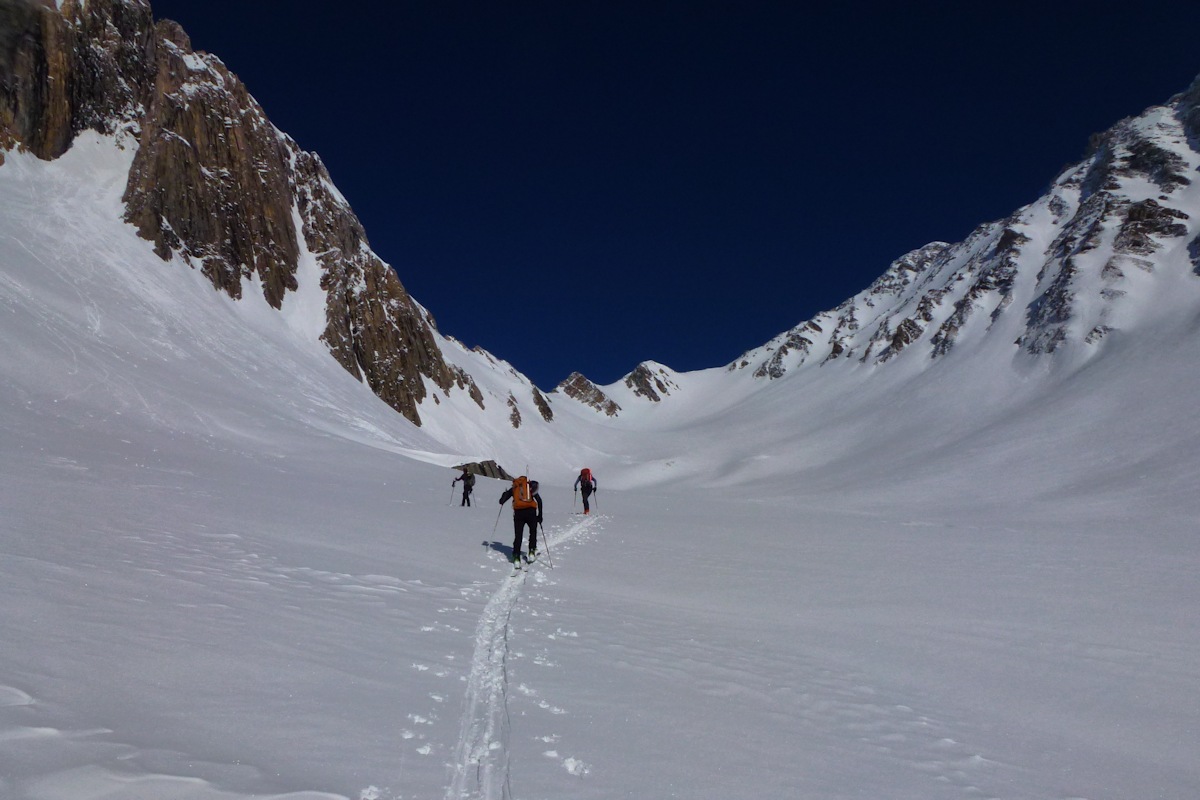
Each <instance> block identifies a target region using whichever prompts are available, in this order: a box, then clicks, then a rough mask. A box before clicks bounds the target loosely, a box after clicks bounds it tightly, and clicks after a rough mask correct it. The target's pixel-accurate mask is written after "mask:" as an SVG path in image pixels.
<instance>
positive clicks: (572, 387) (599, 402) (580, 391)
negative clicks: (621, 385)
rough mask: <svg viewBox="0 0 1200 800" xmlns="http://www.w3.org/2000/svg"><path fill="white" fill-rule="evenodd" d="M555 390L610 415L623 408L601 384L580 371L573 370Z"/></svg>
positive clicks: (612, 415)
mask: <svg viewBox="0 0 1200 800" xmlns="http://www.w3.org/2000/svg"><path fill="white" fill-rule="evenodd" d="M554 391H556V392H560V393H562V394H564V395H566V396H567V397H570V398H571V399H572V400H578V401H579V402H581V403H583V404H584V405H585V406H589V407H591V408H594V409H596V410H597V411H600V412H602V413H604V414H606V415H608V416H610V417H615V416H616V415H617V413H618V412H620V410H621V407H620V406H619V405H617V404H616V402H615V401H613V400H612V399H611V398H610V397H609V396H608V395H606V394H605V393H604V392H603V391H601V389H600V387H599V386H597V385H596V384H594V383H592V382H591V381H590V380H588V379H587V378H586V377H584V376H583V375H581V374H580V373H578V372H572V373H571V374H570V376H568V377H567V379H566V380H564V381H563V382H562V383H560V384H559V385H558V386H557V387H555V389H554Z"/></svg>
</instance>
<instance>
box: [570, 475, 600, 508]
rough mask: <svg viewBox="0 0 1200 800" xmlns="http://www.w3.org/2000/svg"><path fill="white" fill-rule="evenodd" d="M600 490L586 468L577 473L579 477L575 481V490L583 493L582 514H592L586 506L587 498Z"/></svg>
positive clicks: (588, 506)
mask: <svg viewBox="0 0 1200 800" xmlns="http://www.w3.org/2000/svg"><path fill="white" fill-rule="evenodd" d="M599 488H600V484H599V483H598V482H597V481H596V479H595V477H593V476H592V471H591V470H590V469H588V468H587V467H584V468H583V470H582V471H581V472H580V473H579V477H578V478H576V479H575V489H576V490H577V491H579V490H582V491H583V513H585V514H590V513H592V507H591V506H590V505H588V498H589V497H591V496H592V492H594V491H596V490H597V489H599Z"/></svg>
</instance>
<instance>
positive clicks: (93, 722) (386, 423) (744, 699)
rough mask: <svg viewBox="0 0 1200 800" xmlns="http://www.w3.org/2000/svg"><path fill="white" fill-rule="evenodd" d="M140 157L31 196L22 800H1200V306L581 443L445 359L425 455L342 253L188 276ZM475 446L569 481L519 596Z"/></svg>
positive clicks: (16, 587)
mask: <svg viewBox="0 0 1200 800" xmlns="http://www.w3.org/2000/svg"><path fill="white" fill-rule="evenodd" d="M131 158H132V153H130V152H129V151H127V150H121V149H119V148H118V147H117V146H116V145H115V143H114V142H113V141H112V140H109V139H103V138H99V137H95V136H85V137H83V138H82V139H81V140H80V142H79V143H77V145H76V146H75V147H74V149H72V150H71V152H69V153H68V154H67V155H66V156H65V157H63V158H62V159H59V160H58V161H56V162H52V163H45V162H40V161H37V160H36V159H33V158H32V157H30V156H28V155H25V154H20V153H15V152H12V153H8V154H6V162H5V164H4V166H3V167H0V337H2V341H3V343H4V346H3V348H0V384H2V386H0V430H2V437H3V438H2V439H0V520H2V522H0V609H3V610H2V611H0V642H3V645H2V646H0V797H3V798H5V799H6V800H9V799H11V800H101V799H102V798H103V800H147V799H148V798H155V799H156V800H158V799H159V798H165V799H166V800H248V799H249V798H258V799H261V798H288V800H316V798H325V799H328V798H350V799H351V800H398V799H399V798H405V799H407V798H438V797H442V798H447V800H457V799H458V798H488V799H489V800H492V799H494V798H579V799H581V800H587V798H606V799H607V798H688V799H689V800H698V799H703V798H713V800H716V799H717V798H720V799H721V800H727V798H784V797H803V798H881V799H882V798H886V799H888V800H902V799H907V798H912V799H913V800H917V799H920V800H938V799H939V798H979V797H995V798H1047V799H1048V800H1049V799H1051V798H1053V799H1054V800H1058V799H1060V798H1088V800H1102V799H1106V798H1112V799H1113V800H1118V799H1121V800H1125V799H1128V798H1178V799H1180V800H1183V799H1184V798H1194V797H1196V796H1197V790H1198V789H1200V758H1197V754H1198V753H1200V692H1197V687H1200V579H1198V578H1197V576H1198V575H1200V557H1198V552H1200V549H1198V548H1197V538H1196V537H1197V533H1196V522H1197V518H1198V512H1200V501H1198V499H1197V492H1196V490H1195V487H1196V486H1197V481H1198V479H1200V458H1198V457H1197V452H1198V451H1200V448H1198V445H1200V423H1198V422H1197V415H1196V414H1195V411H1194V408H1193V405H1194V398H1195V397H1196V396H1197V394H1198V392H1197V389H1198V388H1200V377H1197V372H1196V369H1195V365H1196V363H1197V355H1198V353H1197V327H1198V326H1200V316H1198V315H1196V313H1195V312H1194V311H1192V310H1191V309H1194V308H1196V307H1197V306H1195V305H1193V304H1189V303H1187V302H1183V301H1182V300H1181V301H1180V302H1178V303H1177V304H1175V305H1173V306H1170V307H1167V308H1166V309H1165V310H1162V311H1161V313H1157V312H1156V313H1154V314H1149V313H1148V314H1147V316H1146V317H1145V319H1144V320H1143V323H1142V324H1141V326H1140V327H1139V328H1138V330H1137V334H1136V335H1128V336H1121V335H1118V334H1116V333H1114V334H1113V335H1112V336H1110V337H1108V338H1107V339H1106V340H1105V342H1104V347H1103V349H1102V351H1101V352H1100V353H1099V354H1098V355H1092V356H1090V357H1087V358H1084V357H1080V358H1077V359H1074V360H1072V359H1057V360H1053V359H1041V360H1038V359H1032V358H1023V357H1016V358H1014V356H1013V355H1012V348H1011V339H1009V340H1008V341H1007V342H1000V339H999V337H976V339H974V340H972V342H970V343H968V344H967V345H965V346H963V347H961V348H956V350H955V351H953V352H952V353H951V354H950V355H949V356H948V357H946V358H944V359H941V360H939V361H937V362H933V363H931V362H928V361H925V360H921V361H918V360H915V359H909V360H908V361H902V360H897V362H895V363H894V364H891V365H889V366H888V367H887V368H886V369H873V368H871V367H868V366H864V365H861V364H851V363H844V364H839V363H830V364H829V365H827V366H826V367H823V368H820V369H809V370H802V371H797V372H796V373H794V374H789V375H788V376H787V377H786V378H784V379H782V380H779V381H773V382H761V381H754V380H752V379H750V378H749V376H748V375H746V374H745V373H744V372H740V373H730V372H727V371H725V370H721V369H714V370H706V371H702V372H698V373H684V374H672V380H673V382H675V383H676V384H677V385H678V390H677V391H675V390H673V392H672V396H671V398H669V399H670V402H669V403H668V402H665V401H664V402H663V403H661V404H654V403H650V402H648V401H645V400H643V399H638V398H634V397H632V396H624V395H622V396H620V397H618V398H617V399H618V402H620V403H621V404H622V405H623V407H626V408H627V412H623V414H622V415H621V417H620V418H618V419H617V420H610V419H605V418H603V417H602V416H601V415H598V414H596V413H594V412H592V411H591V410H590V409H586V408H584V407H583V406H581V405H579V404H577V403H573V402H571V401H569V400H565V399H563V398H558V399H556V400H555V401H554V410H555V421H554V422H553V423H551V424H547V423H544V422H543V421H541V420H540V417H537V415H536V413H534V412H531V411H530V409H531V408H532V407H531V406H530V404H529V399H528V398H529V391H530V389H531V387H530V385H529V383H528V381H527V380H525V379H524V378H523V376H520V375H517V374H516V373H515V372H513V371H511V369H510V368H509V367H508V365H506V364H504V363H503V362H500V361H498V360H496V359H494V358H493V357H491V356H489V355H487V354H485V353H482V352H476V351H468V350H466V349H465V348H463V347H462V346H461V345H459V344H458V343H457V342H454V341H453V340H449V339H447V340H446V341H445V343H444V346H445V348H446V351H447V355H448V357H449V358H450V359H451V360H452V361H454V362H455V363H458V364H460V365H463V366H464V368H466V369H467V370H468V371H469V372H470V373H471V374H472V375H474V376H476V379H477V381H479V383H480V384H481V387H482V388H483V389H484V391H485V395H486V403H485V405H486V406H487V409H486V410H485V411H482V412H481V411H480V410H479V409H478V407H477V406H475V404H474V403H473V402H472V401H471V400H470V399H469V398H467V397H466V395H465V393H463V392H460V391H455V392H452V393H451V394H450V395H449V396H446V395H442V396H440V397H439V398H438V402H437V403H434V402H432V401H431V400H427V401H426V403H425V404H424V405H423V406H422V409H421V413H422V416H423V417H424V418H425V419H426V425H425V426H424V427H423V428H420V429H418V428H415V427H413V426H412V425H410V424H409V423H407V422H406V421H405V420H404V419H403V418H401V417H400V416H399V415H398V414H396V413H394V412H393V411H391V410H390V409H389V408H387V407H386V406H385V405H384V404H383V403H381V402H380V401H379V400H377V399H376V398H375V397H374V396H373V395H371V394H370V392H369V391H368V390H367V389H366V388H365V387H364V386H363V385H361V384H359V383H358V382H357V381H355V380H354V379H353V378H352V377H351V376H350V375H348V374H347V373H346V372H345V371H343V370H342V369H341V368H340V367H339V366H338V365H337V364H336V363H335V362H334V360H333V359H332V358H330V357H329V356H328V354H327V353H326V352H325V350H324V348H323V346H322V345H321V344H320V343H319V342H318V341H316V339H315V334H316V332H317V330H318V326H317V325H316V324H315V320H314V316H313V315H314V314H315V313H316V312H317V310H318V308H319V306H317V305H314V302H313V298H314V295H313V294H312V293H311V289H312V287H311V286H306V285H305V284H306V282H307V281H311V280H313V279H314V277H315V275H316V273H315V267H314V263H315V262H310V261H309V260H305V261H304V264H305V266H304V268H303V269H302V270H301V272H300V275H299V279H300V281H301V289H300V293H299V294H298V295H296V296H295V297H293V298H289V302H294V303H295V305H294V306H292V307H291V308H289V306H288V304H287V303H285V307H284V310H283V313H279V312H275V311H273V310H272V309H270V308H269V307H268V306H267V305H266V303H265V301H263V300H262V299H261V297H262V295H261V292H258V291H250V290H247V291H246V292H245V293H244V298H245V299H243V300H241V301H236V302H235V301H233V300H230V299H229V298H228V297H226V296H224V295H222V294H219V293H217V292H215V291H213V289H212V288H211V285H209V284H208V282H207V281H206V280H205V279H204V278H203V277H202V276H201V275H199V274H198V273H196V272H195V271H193V270H191V269H190V268H188V267H187V266H186V265H183V264H181V263H180V262H179V261H172V262H169V263H164V262H163V261H161V260H160V259H158V258H157V257H156V256H155V255H154V254H153V253H152V251H151V248H150V245H149V243H147V242H145V241H142V240H141V239H139V238H138V237H137V236H136V235H135V233H134V231H133V230H132V229H131V228H130V227H128V226H125V225H123V224H121V222H120V217H121V212H122V209H121V205H120V196H121V193H122V191H123V189H124V175H125V171H126V170H127V169H128V166H129V163H130V160H131ZM306 258H307V257H306ZM1179 258H1181V259H1182V258H1183V255H1182V254H1180V255H1179ZM1182 263H1183V262H1182V261H1181V262H1180V263H1179V264H1178V265H1177V266H1179V267H1180V269H1183V266H1182ZM1184 271H1185V272H1186V270H1184ZM1178 283H1179V285H1178V286H1173V289H1172V291H1173V293H1174V296H1176V297H1178V295H1179V293H1180V292H1184V293H1186V292H1193V293H1194V292H1195V288H1194V286H1193V285H1192V284H1188V283H1187V282H1186V281H1184V280H1183V279H1180V280H1179V282H1178ZM745 290H747V291H751V290H757V288H756V287H745ZM306 292H307V293H306ZM620 390H621V387H619V386H618V387H606V391H610V392H611V393H613V395H614V396H616V395H617V394H618V393H619V392H620ZM510 393H511V394H512V395H513V396H514V397H515V398H516V399H517V401H518V405H519V407H520V408H521V409H522V413H523V417H524V420H525V424H523V425H522V427H521V428H520V429H517V430H515V431H514V430H513V429H512V427H511V425H510V424H509V422H508V418H509V414H510V408H509V407H507V406H505V404H504V403H503V402H497V400H496V398H505V397H507V396H508V395H509V394H510ZM468 456H469V457H484V456H497V457H499V458H500V460H501V463H504V464H507V465H509V466H510V468H511V467H512V466H513V465H519V466H518V469H522V468H523V467H524V466H525V464H526V463H528V464H529V471H530V474H531V476H533V477H535V478H538V479H539V480H540V481H541V483H542V493H543V496H544V498H545V500H546V525H545V528H546V534H547V536H548V539H549V541H548V544H549V548H548V552H547V553H546V554H545V557H543V558H542V559H541V560H540V561H539V562H538V563H536V564H535V565H533V567H532V568H531V569H529V570H527V571H524V572H520V573H517V574H516V575H514V574H513V573H512V571H511V569H510V567H509V566H508V565H507V564H506V562H505V556H506V555H507V552H508V547H509V544H510V542H511V524H510V522H509V512H508V509H507V508H505V509H500V507H499V506H498V505H497V504H496V500H497V498H498V496H499V494H500V492H501V490H502V489H503V486H502V485H501V484H500V483H499V482H493V481H489V480H481V481H480V484H479V486H478V487H477V489H476V500H477V505H476V506H475V507H471V508H463V507H461V506H460V505H459V499H458V497H456V496H455V495H454V494H453V491H452V489H451V480H452V478H453V476H454V473H452V472H451V471H450V470H448V469H446V467H447V466H450V465H452V464H454V463H457V461H458V460H459V459H462V458H465V457H468ZM522 462H524V463H522ZM583 465H587V466H590V467H592V468H593V469H594V470H595V471H596V473H597V476H598V478H599V479H600V481H601V485H603V486H604V487H605V490H604V491H602V492H600V493H598V495H597V496H596V500H597V510H596V513H594V514H593V515H592V516H586V517H585V516H582V515H579V514H577V513H575V512H577V511H578V507H577V506H576V505H574V503H573V501H574V499H575V498H574V496H573V494H572V491H571V484H572V482H573V480H574V477H575V472H574V470H576V469H578V467H579V466H583Z"/></svg>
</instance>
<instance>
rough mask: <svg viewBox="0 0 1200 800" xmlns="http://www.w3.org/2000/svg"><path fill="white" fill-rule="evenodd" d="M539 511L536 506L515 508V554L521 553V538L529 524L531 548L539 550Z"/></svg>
mask: <svg viewBox="0 0 1200 800" xmlns="http://www.w3.org/2000/svg"><path fill="white" fill-rule="evenodd" d="M537 519H538V513H537V509H536V508H514V509H513V555H515V556H519V555H521V540H522V539H524V538H525V527H526V526H529V549H530V550H537V530H538V521H537Z"/></svg>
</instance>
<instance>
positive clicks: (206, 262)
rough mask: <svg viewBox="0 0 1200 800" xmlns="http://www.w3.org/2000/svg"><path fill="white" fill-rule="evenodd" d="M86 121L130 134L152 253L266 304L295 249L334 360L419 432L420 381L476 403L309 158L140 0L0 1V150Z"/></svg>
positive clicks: (288, 276)
mask: <svg viewBox="0 0 1200 800" xmlns="http://www.w3.org/2000/svg"><path fill="white" fill-rule="evenodd" d="M88 129H91V130H96V131H99V132H101V133H105V134H119V135H122V136H124V137H128V138H130V139H133V140H136V142H137V154H136V156H135V159H134V164H133V167H132V169H131V172H130V176H129V182H128V185H127V187H126V191H125V201H126V204H127V215H126V219H127V220H128V221H129V222H130V223H132V224H133V225H135V226H136V227H137V229H138V231H139V232H140V233H141V235H142V236H143V237H145V238H146V239H148V240H150V241H151V242H153V243H154V246H155V250H156V252H158V253H159V255H160V256H162V257H163V258H164V259H168V258H171V257H172V256H176V257H179V258H180V259H182V260H183V261H184V262H186V263H188V264H190V265H192V266H193V267H195V268H197V269H199V270H201V271H202V272H203V274H204V275H205V276H206V277H208V279H209V280H210V281H212V283H213V286H214V287H216V288H217V289H219V290H221V291H225V292H228V293H229V294H230V295H231V296H233V297H240V296H241V294H242V292H243V291H244V287H246V286H249V285H254V284H255V283H257V284H258V285H260V286H261V290H262V293H263V295H264V297H265V299H266V301H267V302H268V303H270V304H271V305H272V306H274V307H275V308H279V307H281V305H282V304H283V302H284V301H285V297H286V296H287V294H288V292H290V291H293V290H295V289H296V270H297V267H298V262H299V258H300V255H301V250H302V244H303V246H304V247H305V248H306V249H307V250H308V251H309V252H311V253H315V254H317V259H318V261H319V263H320V266H321V269H322V279H321V288H322V289H324V290H325V292H326V295H327V298H328V299H327V304H326V328H325V331H324V334H323V336H322V339H323V340H324V341H325V343H326V344H327V345H328V346H329V349H330V352H331V353H332V355H333V357H334V358H336V359H337V360H338V362H339V363H340V364H342V366H343V367H345V368H346V369H347V370H348V371H349V372H351V373H352V374H354V375H355V376H356V377H358V378H359V379H360V380H364V381H366V382H367V383H368V385H370V387H371V389H372V390H373V391H374V392H375V393H376V394H378V395H379V396H380V397H381V398H382V399H383V400H385V401H386V402H387V403H388V404H390V405H391V406H392V407H394V408H396V409H397V410H398V411H400V412H401V413H403V414H404V415H405V416H406V417H407V418H408V419H410V420H411V421H413V422H414V423H416V424H418V425H419V424H420V415H419V413H418V406H419V404H420V403H421V401H422V400H423V399H424V398H425V394H426V379H428V381H430V382H431V383H432V384H433V385H434V386H437V387H438V388H440V389H441V390H443V391H450V390H451V389H452V388H459V389H463V390H466V391H468V392H471V394H472V396H473V397H475V398H476V402H481V401H480V399H479V398H480V394H479V390H478V388H477V387H475V386H474V384H473V382H472V380H471V378H470V377H469V376H468V375H466V374H465V373H463V372H462V371H461V370H453V369H451V368H450V367H449V366H448V365H447V364H446V362H445V360H444V359H443V357H442V354H441V351H440V349H439V348H438V345H437V342H436V339H435V336H434V322H433V319H432V318H431V317H430V316H429V314H428V313H427V312H426V311H425V310H424V309H422V308H421V307H420V306H419V305H418V304H417V303H415V302H414V301H413V300H412V298H411V297H409V295H408V293H407V292H406V291H405V289H404V287H403V286H402V285H401V283H400V281H399V279H398V278H397V276H396V274H395V273H394V272H393V271H392V270H391V269H390V268H389V267H388V266H387V265H386V264H384V263H383V262H382V261H381V260H380V259H379V258H378V257H377V256H376V255H375V254H374V253H373V252H371V250H370V247H369V245H368V243H367V239H366V235H365V233H364V231H363V229H362V225H361V224H360V223H359V221H358V219H357V217H355V215H354V213H353V211H352V210H351V209H350V207H349V205H348V204H347V203H346V202H345V200H344V199H343V198H342V197H341V196H340V195H339V194H337V192H336V190H334V189H332V185H333V184H332V181H331V180H330V178H329V175H328V173H327V172H326V170H325V167H324V166H323V165H322V164H321V162H320V159H318V158H317V157H316V156H315V155H314V154H311V153H306V152H303V151H302V150H300V148H299V147H297V145H296V144H295V142H293V141H292V140H291V139H289V138H288V137H286V136H284V135H283V134H281V133H280V132H279V131H278V130H276V129H275V128H274V126H272V125H271V123H270V121H269V120H268V119H267V117H266V115H265V114H264V113H263V110H262V108H261V107H260V106H259V105H258V103H257V102H256V101H255V100H254V98H253V97H251V96H250V94H249V92H248V91H247V90H246V88H245V86H243V85H242V83H241V82H240V81H239V80H238V79H237V77H236V76H235V75H233V74H232V73H230V72H229V70H228V69H226V67H225V65H224V64H222V63H221V61H220V60H219V59H218V58H216V57H214V56H211V55H208V54H203V53H196V52H194V51H193V50H192V47H191V43H190V41H189V40H188V37H187V35H186V34H185V33H184V32H183V30H182V29H181V28H180V27H179V26H178V25H177V24H175V23H173V22H170V21H161V22H157V23H156V22H155V21H154V19H153V15H152V12H151V9H150V5H149V4H148V3H147V2H145V0H87V2H82V1H81V0H64V2H62V4H61V7H58V5H57V4H56V3H54V2H51V0H0V151H3V150H4V149H8V148H11V147H13V146H19V147H24V148H27V149H28V150H30V151H32V152H33V153H34V154H36V155H38V156H39V157H41V158H46V159H52V158H56V157H57V156H59V155H61V154H62V153H64V152H66V150H67V149H68V148H69V147H70V145H71V142H72V141H73V140H74V137H75V136H76V135H77V134H78V133H79V132H80V131H83V130H88ZM0 157H2V152H0Z"/></svg>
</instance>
